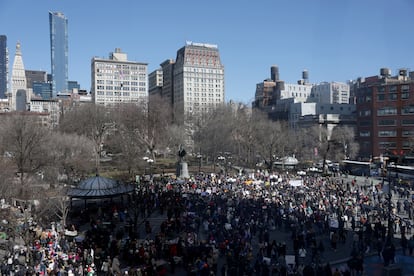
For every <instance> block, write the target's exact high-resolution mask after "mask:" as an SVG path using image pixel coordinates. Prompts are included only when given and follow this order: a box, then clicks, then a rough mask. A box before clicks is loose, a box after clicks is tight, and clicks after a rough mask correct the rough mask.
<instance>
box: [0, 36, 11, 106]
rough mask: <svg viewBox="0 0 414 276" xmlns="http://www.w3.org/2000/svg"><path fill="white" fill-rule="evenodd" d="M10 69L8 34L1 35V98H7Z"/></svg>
mask: <svg viewBox="0 0 414 276" xmlns="http://www.w3.org/2000/svg"><path fill="white" fill-rule="evenodd" d="M8 71H9V53H8V51H7V36H5V35H0V99H5V98H6V93H7V79H8Z"/></svg>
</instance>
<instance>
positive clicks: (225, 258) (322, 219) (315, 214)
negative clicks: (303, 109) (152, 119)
mask: <svg viewBox="0 0 414 276" xmlns="http://www.w3.org/2000/svg"><path fill="white" fill-rule="evenodd" d="M395 193H398V194H399V197H398V198H399V199H400V200H398V201H397V204H394V205H391V213H392V215H391V216H389V214H390V212H389V210H390V209H389V207H390V205H389V204H388V200H389V198H388V193H384V192H382V187H381V186H379V185H377V186H374V185H372V183H368V182H367V183H359V184H357V183H355V180H354V179H352V178H346V179H344V178H342V179H341V178H329V177H320V176H306V177H302V178H301V179H300V180H297V179H296V180H292V179H291V178H290V176H289V175H283V176H269V175H266V174H262V173H256V174H254V175H250V177H247V176H243V177H236V178H228V177H223V176H216V175H205V176H197V177H195V178H193V179H190V180H187V181H181V182H178V181H175V180H174V179H171V178H163V179H160V180H157V181H155V180H154V181H151V182H148V183H141V185H140V186H139V188H137V190H136V192H135V193H134V194H132V195H128V196H124V197H123V200H121V201H113V202H112V201H111V202H109V203H108V202H107V204H103V205H98V206H95V207H94V209H93V210H92V209H80V211H79V213H77V214H75V215H73V214H72V216H74V217H76V218H78V219H79V220H78V221H74V222H75V224H79V225H74V226H73V228H71V229H70V230H73V231H75V230H80V228H79V227H80V225H81V224H82V223H85V222H87V223H88V226H89V227H88V230H87V231H85V233H84V234H83V235H78V236H76V237H71V236H68V235H65V233H64V232H60V231H58V230H56V229H55V228H52V229H50V230H42V229H35V230H33V231H32V232H33V233H32V234H33V241H34V243H33V245H32V248H31V250H30V256H27V254H28V252H27V250H24V249H23V250H22V249H21V248H16V249H15V250H13V251H12V252H9V254H8V255H6V257H5V259H4V261H3V263H2V266H1V272H2V275H121V274H129V275H166V274H168V273H169V274H173V273H174V272H175V271H176V270H177V269H180V271H186V272H187V274H188V275H316V274H318V275H351V273H354V274H355V273H359V274H362V272H363V258H364V255H365V254H367V253H370V252H376V253H377V254H379V255H380V256H381V258H382V259H383V260H384V263H385V264H386V265H388V264H390V263H392V262H393V260H394V256H395V250H396V248H395V247H396V246H398V247H400V246H401V247H402V249H403V252H404V254H409V255H413V248H414V238H413V235H412V233H411V228H412V225H411V221H412V215H413V211H414V209H413V208H414V205H413V201H412V199H411V198H410V196H411V194H410V190H409V189H407V188H404V187H396V190H395ZM154 212H159V214H160V216H161V217H164V216H165V220H164V221H163V222H162V223H161V226H160V229H153V227H152V225H151V224H150V221H149V220H148V219H147V218H148V217H149V215H151V214H152V213H154ZM401 214H405V216H404V217H408V219H404V218H403V217H402V216H400V215H401ZM389 221H392V227H391V229H392V232H393V233H392V235H393V234H398V235H400V236H401V239H400V241H399V244H396V242H395V241H394V242H391V241H392V240H391V239H390V235H389V233H388V232H389V229H388V227H387V225H388V223H389ZM140 228H143V229H145V230H144V233H145V234H142V232H140V231H137V229H140ZM272 231H284V232H285V233H289V236H290V237H291V240H292V242H290V241H289V242H288V241H285V242H280V241H276V240H275V239H272V235H271V233H272ZM79 232H80V231H79ZM323 237H324V238H325V239H326V240H329V244H326V243H324V242H323V240H324V239H322V238H323ZM349 239H352V250H351V252H350V259H349V261H348V263H347V267H346V268H345V269H341V270H338V269H333V268H331V266H330V264H329V262H325V261H324V259H325V256H326V254H329V252H331V251H336V250H338V245H340V244H343V243H345V242H346V241H347V240H349ZM289 246H291V248H289ZM289 252H290V253H289ZM22 256H23V257H24V259H28V258H29V259H30V262H29V263H31V264H32V265H31V266H26V265H25V264H24V262H22V261H21V260H22V258H21V257H22Z"/></svg>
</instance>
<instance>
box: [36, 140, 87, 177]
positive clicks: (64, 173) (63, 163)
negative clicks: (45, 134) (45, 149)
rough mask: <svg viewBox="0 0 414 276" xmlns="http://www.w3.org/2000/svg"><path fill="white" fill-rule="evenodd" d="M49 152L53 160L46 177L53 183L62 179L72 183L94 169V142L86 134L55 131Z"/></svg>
mask: <svg viewBox="0 0 414 276" xmlns="http://www.w3.org/2000/svg"><path fill="white" fill-rule="evenodd" d="M49 152H50V153H49V156H50V158H51V160H52V162H51V163H50V165H49V166H48V169H47V170H46V171H45V175H44V177H45V180H46V181H48V182H49V183H51V184H56V180H58V181H59V180H60V179H62V180H64V179H67V181H68V183H69V184H71V183H73V181H74V180H75V179H80V178H82V177H83V176H85V175H87V174H90V173H91V172H93V170H94V167H95V162H94V160H95V155H94V143H93V141H91V140H90V139H89V138H88V137H86V136H81V135H78V134H76V133H66V134H64V133H61V132H54V133H53V134H52V135H51V137H50V143H49Z"/></svg>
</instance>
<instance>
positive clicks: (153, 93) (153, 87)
mask: <svg viewBox="0 0 414 276" xmlns="http://www.w3.org/2000/svg"><path fill="white" fill-rule="evenodd" d="M162 80H163V75H162V69H157V70H155V71H153V72H151V73H150V74H149V75H148V96H149V97H150V98H151V97H157V96H158V97H162Z"/></svg>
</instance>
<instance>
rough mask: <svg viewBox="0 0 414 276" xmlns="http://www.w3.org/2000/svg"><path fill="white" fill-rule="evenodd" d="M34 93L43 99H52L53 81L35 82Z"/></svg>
mask: <svg viewBox="0 0 414 276" xmlns="http://www.w3.org/2000/svg"><path fill="white" fill-rule="evenodd" d="M33 94H34V95H35V96H37V97H40V98H42V99H43V100H50V99H52V83H51V82H33Z"/></svg>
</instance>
